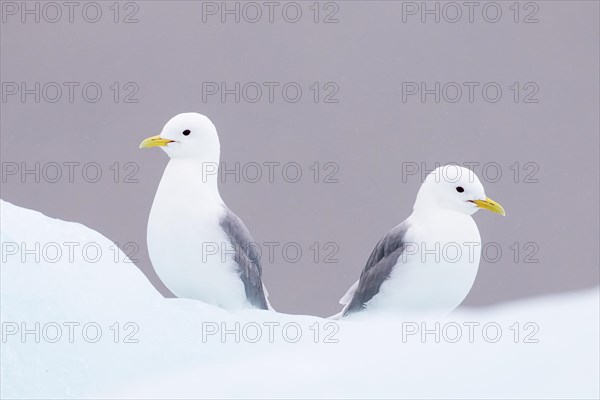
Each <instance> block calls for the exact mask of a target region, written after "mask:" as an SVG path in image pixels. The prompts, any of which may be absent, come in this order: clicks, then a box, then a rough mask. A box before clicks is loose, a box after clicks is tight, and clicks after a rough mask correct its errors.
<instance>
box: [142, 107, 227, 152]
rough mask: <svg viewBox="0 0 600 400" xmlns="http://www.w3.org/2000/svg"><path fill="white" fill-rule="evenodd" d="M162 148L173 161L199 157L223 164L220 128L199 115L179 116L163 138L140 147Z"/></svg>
mask: <svg viewBox="0 0 600 400" xmlns="http://www.w3.org/2000/svg"><path fill="white" fill-rule="evenodd" d="M156 146H160V147H161V148H162V149H163V150H164V151H165V153H167V155H168V156H169V157H171V158H199V159H201V160H202V161H204V162H215V163H218V162H219V157H220V154H221V145H220V143H219V136H218V135H217V129H216V128H215V126H214V125H213V123H212V122H211V121H210V119H208V117H206V116H204V115H202V114H198V113H193V112H190V113H182V114H177V115H176V116H174V117H173V118H171V119H170V120H169V122H167V123H166V125H165V126H164V128H163V129H162V132H161V133H160V135H157V136H152V137H149V138H148V139H146V140H144V141H143V142H142V143H141V144H140V148H145V147H156Z"/></svg>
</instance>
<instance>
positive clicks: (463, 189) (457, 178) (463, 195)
mask: <svg viewBox="0 0 600 400" xmlns="http://www.w3.org/2000/svg"><path fill="white" fill-rule="evenodd" d="M431 207H437V208H441V209H444V210H449V211H457V212H461V213H464V214H467V215H472V214H474V213H475V212H476V211H477V210H478V209H480V208H485V209H487V210H490V211H493V212H495V213H498V214H502V215H505V212H504V209H503V208H502V206H501V205H500V204H498V203H496V202H495V201H493V200H492V199H490V198H488V197H486V195H485V191H484V190H483V185H482V184H481V182H480V181H479V178H477V176H476V175H475V173H474V172H473V171H471V170H470V169H467V168H463V167H460V166H458V165H445V166H443V167H439V168H437V169H435V170H434V171H433V172H431V173H430V174H429V175H427V177H426V178H425V182H423V184H422V185H421V189H419V193H418V194H417V200H416V201H415V206H414V209H415V210H419V209H424V210H425V209H430V208H431Z"/></svg>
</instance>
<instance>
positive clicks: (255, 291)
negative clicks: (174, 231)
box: [221, 208, 268, 310]
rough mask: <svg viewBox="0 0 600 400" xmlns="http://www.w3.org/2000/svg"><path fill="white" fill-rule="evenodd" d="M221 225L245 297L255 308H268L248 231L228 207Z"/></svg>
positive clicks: (258, 260)
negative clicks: (230, 245)
mask: <svg viewBox="0 0 600 400" xmlns="http://www.w3.org/2000/svg"><path fill="white" fill-rule="evenodd" d="M221 227H222V228H223V230H224V231H225V233H226V234H227V236H228V237H229V240H230V241H231V244H232V245H233V246H234V248H235V261H236V263H237V265H238V268H239V270H238V273H239V275H240V279H241V280H242V282H243V283H244V288H245V290H246V298H247V299H248V301H249V302H250V304H252V305H253V306H254V307H256V308H260V309H263V310H266V309H268V306H267V299H266V297H265V291H264V288H263V284H262V267H261V266H260V255H259V253H258V251H257V249H256V246H257V244H256V243H255V242H254V241H253V240H252V236H251V235H250V231H248V228H246V225H244V223H243V222H242V220H241V219H240V218H239V217H238V216H237V215H235V214H234V213H233V212H232V211H231V210H230V209H228V208H227V209H226V212H225V217H224V218H223V220H222V221H221Z"/></svg>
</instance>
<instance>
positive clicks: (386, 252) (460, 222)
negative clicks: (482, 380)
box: [332, 165, 506, 318]
mask: <svg viewBox="0 0 600 400" xmlns="http://www.w3.org/2000/svg"><path fill="white" fill-rule="evenodd" d="M479 209H486V210H489V211H492V212H495V213H498V214H501V215H506V213H505V212H504V208H502V206H501V205H500V204H498V203H497V202H495V201H493V200H492V199H490V198H488V197H486V195H485V192H484V190H483V185H482V184H481V182H480V181H479V178H477V176H476V175H475V174H474V173H473V172H472V171H471V170H469V169H467V168H463V167H460V166H458V165H446V166H443V167H439V168H437V169H435V170H434V171H432V172H431V173H430V174H429V175H427V177H426V178H425V181H424V182H423V184H422V185H421V188H420V189H419V192H418V194H417V199H416V201H415V204H414V207H413V212H412V214H411V215H410V216H409V217H408V218H407V219H406V220H405V221H404V222H402V223H401V224H399V225H398V226H396V227H395V228H393V229H392V230H391V231H389V232H388V233H387V234H386V235H385V236H384V237H383V238H382V239H381V240H380V241H379V243H377V245H376V246H375V248H374V249H373V251H372V253H371V256H370V257H369V259H368V260H367V264H366V266H365V268H364V269H363V271H362V273H361V275H360V279H359V280H358V281H357V282H356V283H355V284H354V285H352V287H350V289H349V290H348V292H347V293H346V295H345V296H344V297H342V299H341V300H340V304H342V305H343V306H344V307H343V310H342V312H341V313H339V314H337V315H335V316H332V318H341V317H345V316H348V315H350V314H354V313H357V312H360V311H363V310H369V311H371V310H374V311H386V312H393V313H397V314H403V315H415V314H423V313H426V314H428V315H440V316H441V315H447V314H448V313H450V312H451V311H452V310H454V309H455V308H456V307H458V305H459V304H460V303H462V301H463V300H464V299H465V297H466V296H467V294H468V293H469V291H470V290H471V287H472V286H473V282H474V281H475V276H476V275H477V269H478V268H479V259H480V256H481V237H480V235H479V230H478V229H477V225H476V224H475V221H474V220H473V218H472V217H471V216H472V215H473V214H474V213H475V212H476V211H477V210H479Z"/></svg>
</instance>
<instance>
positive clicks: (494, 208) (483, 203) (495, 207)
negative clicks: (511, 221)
mask: <svg viewBox="0 0 600 400" xmlns="http://www.w3.org/2000/svg"><path fill="white" fill-rule="evenodd" d="M471 202H473V203H475V204H476V205H477V207H479V208H484V209H486V210H490V211H491V212H495V213H496V214H500V215H504V216H505V215H506V212H505V211H504V208H503V207H502V206H501V205H500V204H498V203H496V202H495V201H494V200H492V199H490V198H489V197H488V198H487V199H485V200H471Z"/></svg>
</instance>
